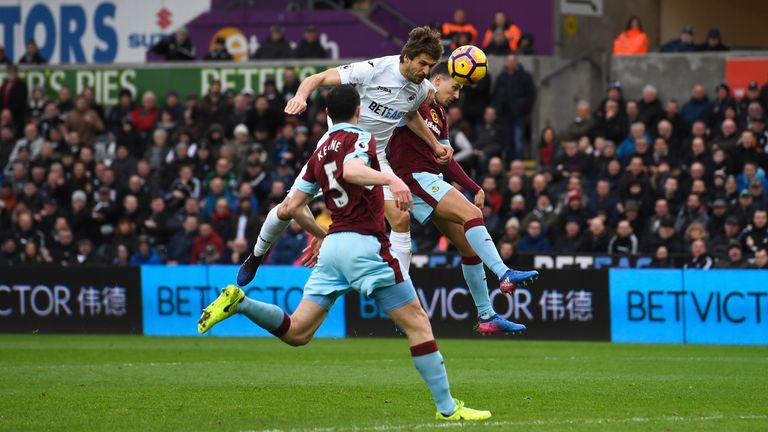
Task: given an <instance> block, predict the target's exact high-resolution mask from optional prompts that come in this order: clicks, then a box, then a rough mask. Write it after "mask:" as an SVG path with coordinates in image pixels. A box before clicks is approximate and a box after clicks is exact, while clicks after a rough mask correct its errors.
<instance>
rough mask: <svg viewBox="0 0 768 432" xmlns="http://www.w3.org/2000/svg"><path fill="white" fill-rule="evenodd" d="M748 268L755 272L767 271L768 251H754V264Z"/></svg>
mask: <svg viewBox="0 0 768 432" xmlns="http://www.w3.org/2000/svg"><path fill="white" fill-rule="evenodd" d="M750 268H753V269H757V270H766V269H768V249H766V248H761V249H758V250H756V251H755V262H754V263H753V264H752V266H751V267H750Z"/></svg>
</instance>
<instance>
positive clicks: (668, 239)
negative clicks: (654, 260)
mask: <svg viewBox="0 0 768 432" xmlns="http://www.w3.org/2000/svg"><path fill="white" fill-rule="evenodd" d="M644 243H645V244H644V245H643V248H642V250H643V251H644V252H646V253H656V251H657V250H658V248H659V247H662V246H663V247H664V248H666V250H667V252H669V253H670V254H678V253H681V252H682V244H681V241H680V237H679V236H678V235H677V232H675V220H674V219H673V218H672V217H665V218H663V219H661V221H660V222H659V229H658V230H657V231H656V233H654V234H651V235H650V236H649V237H648V238H647V239H646V240H645V242H644Z"/></svg>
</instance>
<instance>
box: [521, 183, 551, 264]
mask: <svg viewBox="0 0 768 432" xmlns="http://www.w3.org/2000/svg"><path fill="white" fill-rule="evenodd" d="M542 196H545V195H542ZM551 248H552V247H551V246H550V243H549V239H547V236H546V235H545V233H544V228H543V226H542V223H541V221H540V220H538V219H536V218H533V219H531V220H530V221H529V222H528V224H527V227H526V229H525V235H523V237H522V238H521V239H520V241H519V242H518V243H517V251H518V252H520V253H536V252H544V253H546V252H549V251H550V250H551Z"/></svg>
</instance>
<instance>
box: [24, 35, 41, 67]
mask: <svg viewBox="0 0 768 432" xmlns="http://www.w3.org/2000/svg"><path fill="white" fill-rule="evenodd" d="M46 63H48V60H46V59H45V57H43V55H42V54H40V48H39V47H38V46H37V42H35V40H34V39H30V40H28V41H27V45H26V50H25V51H24V55H23V56H21V58H19V64H28V65H29V64H31V65H44V64H46Z"/></svg>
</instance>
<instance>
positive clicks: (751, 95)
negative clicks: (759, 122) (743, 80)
mask: <svg viewBox="0 0 768 432" xmlns="http://www.w3.org/2000/svg"><path fill="white" fill-rule="evenodd" d="M752 102H757V104H758V106H759V107H760V115H758V116H755V117H763V116H764V112H765V108H764V107H763V106H762V103H761V101H760V84H759V83H758V82H757V81H750V82H749V84H747V91H746V93H745V94H744V96H743V97H742V98H741V100H740V101H739V114H740V115H741V118H740V122H741V124H742V125H748V124H749V119H750V115H749V105H750V104H751V103H752Z"/></svg>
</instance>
